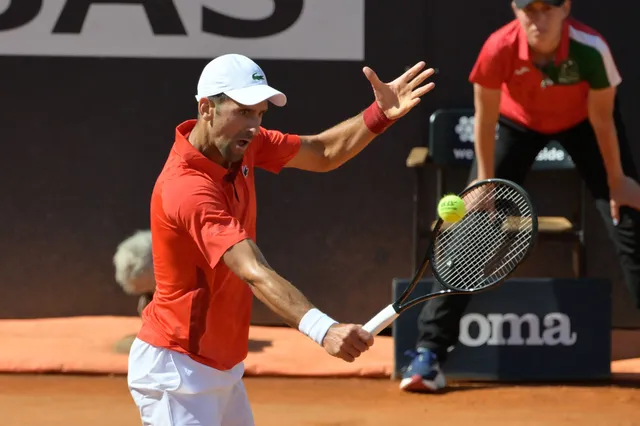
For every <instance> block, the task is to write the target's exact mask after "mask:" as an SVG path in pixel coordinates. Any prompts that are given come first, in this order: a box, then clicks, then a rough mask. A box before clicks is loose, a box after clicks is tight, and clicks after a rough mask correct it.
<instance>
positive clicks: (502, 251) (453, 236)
mask: <svg viewBox="0 0 640 426" xmlns="http://www.w3.org/2000/svg"><path fill="white" fill-rule="evenodd" d="M459 196H460V198H462V200H463V201H464V203H465V207H466V213H465V215H464V217H463V218H462V219H460V220H459V221H458V222H455V223H447V222H444V221H443V220H442V219H439V220H438V222H437V223H436V224H435V226H434V229H433V233H432V239H431V243H430V245H429V248H428V249H427V254H426V256H425V258H424V260H423V262H422V265H420V267H419V268H418V271H416V273H415V275H414V277H413V280H412V281H411V283H410V284H409V286H408V287H407V289H406V290H405V291H404V292H403V293H402V294H401V295H400V296H399V297H398V300H396V301H395V302H393V303H392V304H390V305H389V306H387V307H386V308H384V309H383V310H381V311H380V312H379V313H378V314H377V315H376V316H374V317H373V318H372V319H371V320H370V321H369V322H367V323H366V324H365V325H364V326H363V328H364V329H365V330H367V331H368V332H370V333H372V334H373V335H377V334H378V333H380V331H382V330H383V329H385V328H386V327H387V326H388V325H389V324H391V323H392V322H393V321H394V320H395V319H396V318H397V317H398V316H399V315H400V314H401V313H402V312H404V311H406V310H407V309H409V308H411V307H412V306H414V305H416V304H418V303H422V302H425V301H427V300H429V299H432V298H435V297H439V296H444V295H455V294H465V293H473V292H479V291H484V290H487V289H489V288H492V287H495V286H497V285H498V284H500V283H502V282H503V281H504V280H505V279H506V278H507V277H508V276H509V275H510V274H511V273H512V272H513V271H514V270H515V269H516V268H517V267H518V265H520V263H521V262H522V261H523V260H524V259H525V258H526V257H527V255H528V254H529V251H530V250H531V247H532V246H533V243H534V241H535V237H536V234H537V232H538V215H537V213H536V211H535V209H534V206H533V203H532V202H531V199H530V198H529V195H528V194H527V193H526V192H525V190H524V189H522V188H521V187H520V186H518V185H516V184H515V183H513V182H510V181H507V180H504V179H487V180H482V181H478V182H476V183H474V184H473V185H471V186H469V187H468V188H466V189H465V190H464V191H463V192H462V193H461V194H459ZM429 265H431V269H432V270H433V275H434V278H435V279H436V280H437V281H438V283H439V284H440V285H441V286H442V287H443V289H442V290H441V291H438V292H432V293H430V294H427V295H425V296H421V297H418V298H415V299H413V300H410V301H407V298H408V297H409V295H410V294H411V292H412V291H413V289H414V288H415V286H416V284H418V282H419V281H420V279H421V278H422V275H423V274H424V272H425V270H426V269H427V266H429Z"/></svg>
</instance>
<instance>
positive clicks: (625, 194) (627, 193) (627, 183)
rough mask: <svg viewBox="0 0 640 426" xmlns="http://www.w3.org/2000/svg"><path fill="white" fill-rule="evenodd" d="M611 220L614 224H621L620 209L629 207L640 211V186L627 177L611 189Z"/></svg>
mask: <svg viewBox="0 0 640 426" xmlns="http://www.w3.org/2000/svg"><path fill="white" fill-rule="evenodd" d="M609 198H610V199H611V200H610V204H611V218H612V219H613V221H614V223H619V222H620V207H622V206H628V207H631V208H634V209H636V210H639V211H640V184H638V182H636V181H635V180H633V179H632V178H630V177H628V176H625V177H624V178H623V179H622V181H621V182H620V183H619V184H618V185H616V186H614V187H612V188H611V194H609Z"/></svg>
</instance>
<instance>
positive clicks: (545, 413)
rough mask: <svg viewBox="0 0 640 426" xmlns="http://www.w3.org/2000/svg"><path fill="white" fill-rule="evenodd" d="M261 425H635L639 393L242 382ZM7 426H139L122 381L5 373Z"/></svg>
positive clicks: (2, 391)
mask: <svg viewBox="0 0 640 426" xmlns="http://www.w3.org/2000/svg"><path fill="white" fill-rule="evenodd" d="M245 383H246V386H247V392H248V394H249V398H250V400H251V402H252V405H253V410H254V415H255V418H256V424H257V425H258V426H288V425H297V426H311V425H317V426H319V425H322V426H330V425H332V426H338V425H345V426H382V425H384V426H388V425H398V426H400V425H417V424H451V425H474V426H485V425H492V426H494V425H496V424H501V425H502V424H504V425H523V426H524V425H545V426H565V425H583V426H584V425H603V426H605V425H606V426H614V425H624V426H627V425H628V426H630V425H638V424H640V390H639V389H634V388H630V387H624V386H616V385H603V386H535V387H531V386H515V385H510V386H498V385H491V386H483V385H479V384H474V385H469V384H466V385H463V384H456V385H455V386H453V387H452V388H451V389H450V390H449V392H447V393H444V394H441V395H414V394H404V393H400V392H398V391H397V387H396V384H395V383H394V382H392V381H389V380H386V379H329V378H311V379H307V378H305V379H301V378H272V377H250V378H247V379H245ZM0 410H2V413H3V416H4V424H6V425H20V426H44V425H47V426H70V425H92V426H103V425H104V426H106V425H119V426H138V425H139V424H140V422H139V421H138V419H137V417H136V415H137V413H136V408H135V406H134V405H133V404H132V403H131V401H130V399H129V395H128V393H127V390H126V379H125V378H124V377H120V376H118V377H108V376H102V377H96V376H77V375H3V376H0Z"/></svg>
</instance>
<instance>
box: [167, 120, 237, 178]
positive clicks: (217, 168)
mask: <svg viewBox="0 0 640 426" xmlns="http://www.w3.org/2000/svg"><path fill="white" fill-rule="evenodd" d="M196 123H197V120H187V121H185V122H183V123H181V124H179V125H178V127H176V139H175V143H174V150H175V152H176V153H177V154H178V155H179V156H180V157H181V158H182V159H183V160H184V161H185V162H186V163H187V164H188V165H189V167H192V168H194V169H196V170H199V171H201V172H204V173H206V174H208V175H209V176H211V177H212V178H213V179H214V180H226V181H229V180H231V181H232V180H233V178H235V176H236V174H237V172H238V170H237V169H239V168H240V165H241V162H238V164H237V165H235V167H232V169H231V170H227V169H225V168H224V167H222V166H221V165H220V164H217V163H215V162H213V161H211V160H210V159H208V158H207V157H205V156H204V154H202V153H201V152H200V151H198V150H197V149H195V148H194V146H193V145H191V142H189V140H188V139H187V138H188V137H189V133H191V131H192V130H193V128H194V127H195V125H196ZM229 178H231V179H229Z"/></svg>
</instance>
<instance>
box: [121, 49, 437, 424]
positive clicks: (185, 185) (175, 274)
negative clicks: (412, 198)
mask: <svg viewBox="0 0 640 426" xmlns="http://www.w3.org/2000/svg"><path fill="white" fill-rule="evenodd" d="M424 68H425V64H424V62H419V63H417V64H416V65H415V66H413V67H411V68H410V69H408V70H407V71H406V72H405V73H403V74H402V75H401V76H400V77H398V78H397V79H396V80H394V81H393V82H391V83H383V82H381V81H380V80H379V79H378V77H377V76H376V74H375V73H374V71H373V70H371V69H370V68H368V67H365V68H364V69H363V71H364V74H365V76H366V77H367V79H368V80H369V82H370V83H371V85H372V88H373V93H374V96H375V100H374V102H373V103H372V104H371V106H370V107H368V108H367V109H366V110H365V111H364V112H362V113H360V114H357V115H356V116H354V117H352V118H350V119H348V120H346V121H344V122H342V123H340V124H338V125H336V126H334V127H332V128H330V129H328V130H326V131H324V132H322V133H320V134H317V135H312V136H299V135H295V134H287V133H282V132H280V131H277V130H268V129H266V128H264V127H262V125H261V124H262V119H263V116H264V114H265V113H266V112H267V109H268V106H269V103H271V104H273V105H276V106H280V107H282V106H284V105H285V103H286V97H285V95H284V94H283V93H281V92H280V91H278V90H276V89H274V88H272V87H271V86H269V85H268V84H267V78H266V76H265V74H264V72H263V71H262V69H261V68H260V67H259V66H258V65H257V64H256V63H255V62H254V61H252V60H251V59H249V58H247V57H246V56H242V55H237V54H229V55H222V56H220V57H217V58H215V59H214V60H212V61H211V62H210V63H209V64H207V66H205V68H204V69H203V71H202V74H201V76H200V79H199V82H198V93H197V96H196V100H197V102H198V118H197V119H193V120H188V121H185V122H184V123H181V124H180V125H178V126H177V128H176V131H175V142H174V144H173V146H172V148H171V150H170V152H169V156H168V158H167V160H166V163H165V165H164V168H163V169H162V171H161V173H160V175H159V177H158V179H157V181H156V184H155V187H154V189H153V193H152V196H151V240H152V251H153V267H154V275H155V280H156V290H155V293H154V296H153V300H152V301H151V302H150V303H149V305H148V306H147V307H146V308H145V309H144V311H143V312H142V327H141V329H140V331H139V333H138V335H137V338H136V339H135V341H134V342H133V344H132V345H131V350H130V356H129V370H128V385H129V389H130V392H131V395H132V397H133V400H134V401H135V403H136V405H137V407H138V409H139V412H140V416H141V419H142V422H143V424H145V425H153V426H165V425H166V426H169V425H171V426H187V425H189V426H198V425H202V426H224V425H229V426H231V425H233V426H252V425H253V424H254V420H253V415H252V412H251V408H250V406H249V401H248V399H247V395H246V393H245V389H244V386H243V383H242V381H241V379H242V376H243V372H244V364H243V361H244V359H245V357H246V356H247V352H248V344H249V341H248V340H249V326H250V319H251V306H252V298H253V296H256V297H257V298H258V299H259V300H260V301H262V302H263V303H264V304H265V305H266V306H267V307H269V308H270V309H271V310H272V311H273V312H274V313H276V314H277V315H279V316H280V317H281V318H282V319H283V320H284V321H285V322H286V323H287V324H289V325H290V326H291V327H294V328H297V329H298V330H300V332H302V333H304V334H305V335H306V336H308V337H309V338H310V339H312V340H313V341H315V342H316V343H317V344H318V345H321V346H323V347H324V349H325V350H326V351H327V353H328V354H329V355H332V356H334V357H337V358H340V359H342V360H344V361H347V362H352V361H354V360H355V359H356V358H358V357H359V356H360V354H362V353H363V352H365V351H366V350H367V349H368V348H369V347H370V346H371V345H372V344H373V337H372V336H371V335H370V334H369V333H368V332H366V331H365V330H363V329H362V328H361V327H360V326H359V325H354V324H339V323H337V322H336V321H334V320H333V319H332V318H330V317H329V316H328V315H326V314H324V313H323V312H322V311H320V310H319V309H317V308H315V307H314V306H313V305H312V304H311V303H310V302H309V301H308V300H307V299H306V298H305V296H304V295H303V294H302V293H301V292H300V291H299V290H298V289H297V288H296V287H294V285H292V284H291V283H290V282H288V281H287V280H286V279H285V278H283V277H282V276H281V275H280V274H278V273H277V272H276V271H274V270H273V268H271V266H269V263H268V262H267V260H266V259H265V257H264V255H263V254H262V252H261V251H260V248H259V247H258V245H257V244H256V193H255V174H254V170H255V169H256V168H261V169H264V170H267V171H269V172H272V173H279V172H280V171H281V170H282V169H283V168H285V167H289V168H297V169H302V170H308V171H312V172H327V171H330V170H333V169H335V168H337V167H339V166H341V165H342V164H344V163H345V162H346V161H348V160H349V159H351V158H352V157H354V156H355V155H356V154H358V153H359V152H360V151H361V150H362V149H364V148H365V147H366V146H367V145H368V144H369V143H370V142H371V141H372V140H373V139H374V138H375V137H376V136H377V135H379V134H380V133H382V132H383V131H384V130H385V129H386V128H388V127H389V126H390V125H391V124H392V123H393V122H394V121H395V120H397V119H399V118H400V117H402V116H403V115H405V114H406V113H408V112H409V111H410V110H411V109H412V108H413V107H415V106H416V105H417V104H418V103H419V102H420V99H421V97H422V96H423V95H425V94H426V93H427V92H429V91H430V90H431V89H432V88H433V87H434V84H433V83H427V84H422V83H423V82H425V80H426V79H427V78H429V77H430V76H431V75H432V74H433V72H434V71H433V69H431V68H429V69H424Z"/></svg>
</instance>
